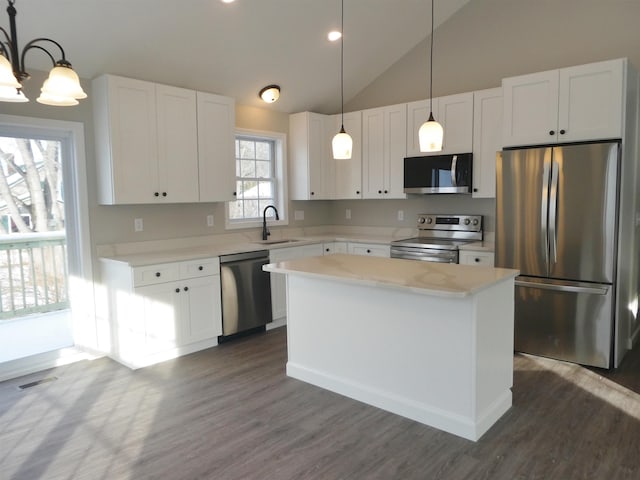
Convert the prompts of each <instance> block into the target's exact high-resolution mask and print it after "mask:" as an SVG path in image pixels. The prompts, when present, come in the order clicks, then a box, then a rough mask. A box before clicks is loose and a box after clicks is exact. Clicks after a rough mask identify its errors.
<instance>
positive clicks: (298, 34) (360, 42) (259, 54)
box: [0, 0, 470, 113]
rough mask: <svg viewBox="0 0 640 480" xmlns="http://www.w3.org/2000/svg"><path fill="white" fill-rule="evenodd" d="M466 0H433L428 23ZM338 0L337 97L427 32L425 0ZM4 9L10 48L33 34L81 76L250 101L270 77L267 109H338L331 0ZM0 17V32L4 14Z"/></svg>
mask: <svg viewBox="0 0 640 480" xmlns="http://www.w3.org/2000/svg"><path fill="white" fill-rule="evenodd" d="M469 1H470V0H435V24H436V27H437V26H438V25H440V24H442V23H443V22H444V21H446V20H447V19H448V18H449V17H451V16H452V15H454V14H455V13H456V11H458V10H459V9H461V8H463V7H464V6H465V5H466V4H467V3H468V2H469ZM344 3H345V5H344V11H345V19H344V30H345V36H344V61H345V69H344V80H345V86H344V92H345V101H348V99H349V98H351V97H353V96H354V95H356V94H357V93H358V92H360V91H361V90H362V89H363V88H365V87H366V86H367V85H368V84H369V83H370V82H372V81H373V80H374V79H375V78H377V77H378V76H379V75H380V74H382V73H383V72H385V71H386V70H387V69H388V68H389V67H390V66H392V65H393V64H394V63H395V62H396V61H397V60H398V59H400V58H402V57H403V56H404V55H405V54H406V53H407V52H408V51H409V50H411V48H412V47H414V46H415V45H416V44H418V43H419V42H420V41H421V40H423V39H424V38H425V37H426V36H428V35H429V31H430V22H431V3H430V1H429V0H345V1H344ZM15 7H16V9H17V11H18V16H17V24H18V37H19V38H18V40H19V42H18V43H19V46H20V47H23V46H24V45H25V43H26V42H28V41H29V40H32V39H34V38H36V37H49V38H52V39H54V40H56V41H58V42H59V43H60V44H62V46H63V47H64V49H65V52H66V55H67V59H68V60H69V61H71V63H72V64H73V67H74V69H75V70H76V71H77V72H78V74H79V75H80V77H81V78H83V79H91V78H93V77H95V76H98V75H100V74H103V73H112V74H117V75H123V76H128V77H132V78H139V79H142V80H149V81H155V82H158V83H165V84H169V85H176V86H182V87H185V88H191V89H197V90H203V91H208V92H213V93H220V94H223V95H228V96H232V97H234V98H235V99H236V101H237V102H238V103H241V104H245V105H255V106H264V105H265V104H264V103H262V102H261V101H260V100H259V99H258V96H257V95H258V91H259V90H260V88H261V87H263V86H265V85H267V84H271V83H276V84H279V85H280V86H281V88H282V95H281V98H280V100H279V101H278V102H277V103H276V104H273V105H272V106H270V108H274V109H276V110H279V111H283V112H297V111H303V110H312V111H317V112H321V113H335V112H337V111H339V109H340V103H339V102H340V43H339V42H334V43H332V42H329V41H328V40H327V33H328V31H329V30H331V29H336V28H338V29H339V26H340V0H235V2H234V3H230V4H227V3H223V2H222V1H221V0H55V1H51V0H16V1H15ZM0 26H2V27H4V28H5V29H7V30H8V27H9V20H8V16H7V15H4V14H0ZM52 53H53V54H54V56H56V57H57V54H56V53H54V51H53V49H52ZM427 59H428V57H427V52H426V51H425V62H426V61H427ZM48 62H49V63H48ZM49 64H50V61H49V60H48V58H47V57H46V55H44V54H42V53H41V52H38V51H36V50H34V51H30V52H29V53H28V54H27V56H26V66H27V71H28V70H29V69H35V70H43V71H46V70H48V69H49V66H48V65H49ZM84 83H86V81H85V82H84ZM37 88H38V86H36V85H27V86H26V91H27V93H29V89H32V90H34V89H37ZM31 96H33V94H31Z"/></svg>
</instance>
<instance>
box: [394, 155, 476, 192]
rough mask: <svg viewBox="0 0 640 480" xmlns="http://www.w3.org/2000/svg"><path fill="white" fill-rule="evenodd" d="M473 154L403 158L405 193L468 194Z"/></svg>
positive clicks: (470, 186) (470, 184) (471, 176)
mask: <svg viewBox="0 0 640 480" xmlns="http://www.w3.org/2000/svg"><path fill="white" fill-rule="evenodd" d="M472 167H473V154H471V153H458V154H450V155H432V156H424V157H407V158H405V159H404V193H471V188H472V181H473V175H472Z"/></svg>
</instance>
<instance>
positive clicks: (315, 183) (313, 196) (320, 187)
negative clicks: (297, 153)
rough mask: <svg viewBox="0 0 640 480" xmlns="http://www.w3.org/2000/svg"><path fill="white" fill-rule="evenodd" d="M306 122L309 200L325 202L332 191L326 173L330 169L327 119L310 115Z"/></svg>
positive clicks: (323, 116) (317, 115)
mask: <svg viewBox="0 0 640 480" xmlns="http://www.w3.org/2000/svg"><path fill="white" fill-rule="evenodd" d="M308 121H309V124H308V138H309V151H308V155H309V156H308V159H307V161H308V162H309V199H310V200H325V199H328V198H331V193H332V190H333V185H330V184H329V183H328V180H329V178H330V176H329V175H327V173H326V172H327V170H328V169H329V168H331V165H329V164H328V161H327V160H328V158H329V155H330V153H329V152H330V148H329V146H330V143H328V142H327V136H328V134H327V130H328V128H327V122H328V119H327V116H326V115H320V114H317V113H310V114H309V119H308ZM336 133H337V132H336ZM332 137H333V136H331V137H329V138H332Z"/></svg>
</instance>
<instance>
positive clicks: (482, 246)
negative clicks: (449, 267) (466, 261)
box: [459, 240, 495, 252]
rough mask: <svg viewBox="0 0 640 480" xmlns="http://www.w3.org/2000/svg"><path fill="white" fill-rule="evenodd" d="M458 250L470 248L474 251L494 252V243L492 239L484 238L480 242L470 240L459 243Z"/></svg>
mask: <svg viewBox="0 0 640 480" xmlns="http://www.w3.org/2000/svg"><path fill="white" fill-rule="evenodd" d="M459 249H460V250H471V251H474V252H494V251H495V243H494V242H493V241H492V240H484V241H482V242H471V243H467V244H466V245H460V247H459Z"/></svg>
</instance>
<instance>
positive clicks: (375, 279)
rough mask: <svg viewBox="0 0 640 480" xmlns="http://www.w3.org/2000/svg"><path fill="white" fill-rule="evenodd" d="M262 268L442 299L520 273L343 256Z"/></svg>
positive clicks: (326, 256)
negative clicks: (434, 296) (399, 290)
mask: <svg viewBox="0 0 640 480" xmlns="http://www.w3.org/2000/svg"><path fill="white" fill-rule="evenodd" d="M263 269H264V270H265V271H267V272H273V273H284V274H296V275H302V276H307V277H315V278H325V279H334V280H337V281H343V282H347V283H358V284H362V285H368V286H380V287H387V288H394V289H402V290H407V291H411V292H414V293H420V294H426V295H436V296H445V297H466V296H468V295H471V294H474V293H476V292H478V291H480V290H483V289H485V288H487V287H489V286H491V285H495V284H496V283H499V282H501V281H505V280H508V279H510V278H514V277H516V276H517V275H518V273H519V272H518V270H512V269H506V268H493V267H482V266H475V265H456V264H448V263H434V262H420V261H416V260H404V259H399V258H382V257H367V256H359V255H345V254H335V255H325V256H322V257H307V258H301V259H296V260H289V261H284V262H278V263H270V264H268V265H265V266H264V267H263Z"/></svg>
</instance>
